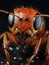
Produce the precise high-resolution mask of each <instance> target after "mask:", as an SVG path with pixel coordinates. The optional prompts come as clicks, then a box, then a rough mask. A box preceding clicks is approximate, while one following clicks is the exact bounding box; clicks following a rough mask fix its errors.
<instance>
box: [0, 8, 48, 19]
mask: <svg viewBox="0 0 49 65" xmlns="http://www.w3.org/2000/svg"><path fill="white" fill-rule="evenodd" d="M0 12H3V13H6V14H11V15H13V16H16V17H18V18H20V17H19V16H17V15H15V14H13V13H10V12H8V11H5V10H2V9H0ZM36 16H42V17H49V15H48V14H39V15H36Z"/></svg>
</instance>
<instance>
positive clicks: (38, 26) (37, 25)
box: [33, 16, 42, 30]
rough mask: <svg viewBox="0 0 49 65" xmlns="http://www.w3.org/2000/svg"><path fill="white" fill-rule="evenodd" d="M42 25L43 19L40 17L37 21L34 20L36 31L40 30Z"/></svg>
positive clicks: (36, 18)
mask: <svg viewBox="0 0 49 65" xmlns="http://www.w3.org/2000/svg"><path fill="white" fill-rule="evenodd" d="M41 24H42V18H41V17H40V16H38V17H35V19H34V25H33V26H34V29H35V30H38V29H39V28H40V26H41Z"/></svg>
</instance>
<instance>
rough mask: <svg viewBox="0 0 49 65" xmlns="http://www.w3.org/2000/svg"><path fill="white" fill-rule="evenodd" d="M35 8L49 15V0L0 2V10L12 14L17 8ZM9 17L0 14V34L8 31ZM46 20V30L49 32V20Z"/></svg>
mask: <svg viewBox="0 0 49 65" xmlns="http://www.w3.org/2000/svg"><path fill="white" fill-rule="evenodd" d="M21 6H24V7H33V8H35V9H37V10H39V11H40V12H41V13H44V14H49V0H0V9H4V10H6V11H9V12H12V10H13V9H14V8H16V7H21ZM7 17H8V16H7V15H5V14H3V13H0V33H3V32H5V31H7V30H8V24H9V23H8V21H7ZM45 20H46V29H47V30H49V18H45Z"/></svg>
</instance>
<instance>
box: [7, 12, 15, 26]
mask: <svg viewBox="0 0 49 65" xmlns="http://www.w3.org/2000/svg"><path fill="white" fill-rule="evenodd" d="M8 21H9V23H10V25H12V24H13V22H14V16H13V15H12V13H11V14H9V16H8Z"/></svg>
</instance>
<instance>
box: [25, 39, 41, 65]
mask: <svg viewBox="0 0 49 65" xmlns="http://www.w3.org/2000/svg"><path fill="white" fill-rule="evenodd" d="M41 40H42V38H40V39H38V40H37V44H36V47H35V50H34V54H33V55H32V56H31V57H30V58H28V59H27V63H26V65H30V63H31V61H32V60H33V59H34V58H35V56H36V55H37V54H38V50H39V47H40V44H41Z"/></svg>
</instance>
